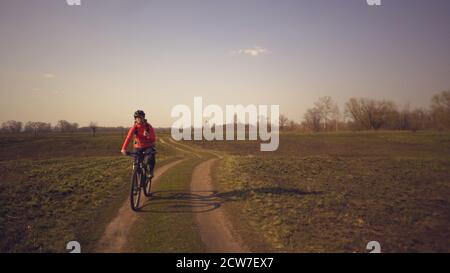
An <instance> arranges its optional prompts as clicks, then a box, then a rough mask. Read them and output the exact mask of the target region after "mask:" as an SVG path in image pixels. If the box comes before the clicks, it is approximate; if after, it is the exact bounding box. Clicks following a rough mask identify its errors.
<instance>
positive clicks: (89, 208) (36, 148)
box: [0, 132, 450, 252]
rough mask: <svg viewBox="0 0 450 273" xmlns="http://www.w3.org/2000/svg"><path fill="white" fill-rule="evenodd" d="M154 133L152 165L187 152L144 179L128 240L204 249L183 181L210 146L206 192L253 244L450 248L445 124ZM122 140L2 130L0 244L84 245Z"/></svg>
mask: <svg viewBox="0 0 450 273" xmlns="http://www.w3.org/2000/svg"><path fill="white" fill-rule="evenodd" d="M159 139H162V140H163V141H162V142H160V143H159V144H158V151H159V154H158V163H157V164H158V166H161V165H163V164H166V163H169V162H172V161H173V160H176V159H178V158H181V157H182V158H185V159H186V160H185V161H184V162H182V163H180V164H179V165H177V167H176V168H174V169H173V170H172V171H170V172H167V173H165V174H164V175H163V176H162V177H161V180H160V182H159V183H158V184H157V185H156V187H155V188H154V190H156V193H155V195H154V198H153V199H151V202H150V205H148V206H146V207H144V208H143V212H142V213H141V214H140V217H139V220H138V224H137V225H136V226H134V227H133V230H132V232H131V234H132V236H131V237H130V238H129V244H130V246H129V249H131V250H134V251H145V252H177V251H181V252H201V251H204V247H203V245H202V243H201V242H200V239H199V238H200V237H199V234H198V230H197V226H196V224H195V221H194V218H193V217H194V213H193V212H192V208H193V206H195V204H193V203H192V202H193V199H192V197H193V195H195V193H192V192H190V179H191V175H192V170H193V168H194V167H195V166H197V164H199V163H200V162H202V161H204V160H206V159H208V158H211V157H213V156H214V155H213V154H211V153H210V152H208V151H214V153H215V154H220V155H221V156H223V159H222V160H221V161H220V163H219V164H217V165H216V166H215V169H214V180H215V184H216V186H217V188H218V190H219V191H218V193H217V194H216V197H218V198H220V200H222V201H223V204H222V205H223V207H224V208H225V213H226V215H227V216H228V217H229V219H230V220H231V222H232V223H233V226H234V227H235V229H236V230H235V231H236V232H238V233H239V234H240V235H241V236H240V237H241V238H242V239H243V240H244V241H245V243H246V244H247V245H248V246H249V247H250V248H251V250H252V251H255V252H266V251H269V252H270V251H276V252H367V250H366V249H365V247H366V244H367V242H369V241H373V240H375V241H379V242H380V243H381V247H382V251H383V252H435V251H438V252H449V251H450V247H449V246H450V134H449V133H437V132H417V133H409V132H346V133H323V134H295V133H287V134H282V135H281V139H280V148H279V150H278V151H276V152H260V151H259V143H257V142H252V141H237V142H228V141H213V142H206V141H197V142H185V143H173V142H172V141H170V139H169V136H168V135H159ZM122 141H123V135H121V134H99V135H98V136H97V137H95V138H94V137H92V136H91V135H90V134H49V135H44V136H39V137H33V136H30V135H24V134H19V135H0V252H65V244H66V243H67V242H68V241H71V240H77V241H79V242H80V243H81V245H82V248H83V249H82V250H83V251H84V252H88V251H91V250H93V248H94V244H95V243H96V241H97V240H98V239H99V237H100V236H101V234H102V232H103V231H104V228H105V226H106V224H107V223H109V222H110V221H111V219H112V218H113V217H114V216H115V215H116V213H117V211H118V208H119V207H120V206H121V205H122V204H123V202H124V201H125V199H126V198H127V196H128V188H129V177H130V171H131V158H128V157H122V156H120V154H119V150H120V146H121V143H122ZM201 148H204V149H201ZM194 199H195V198H194ZM194 201H195V200H194ZM197 201H198V200H197Z"/></svg>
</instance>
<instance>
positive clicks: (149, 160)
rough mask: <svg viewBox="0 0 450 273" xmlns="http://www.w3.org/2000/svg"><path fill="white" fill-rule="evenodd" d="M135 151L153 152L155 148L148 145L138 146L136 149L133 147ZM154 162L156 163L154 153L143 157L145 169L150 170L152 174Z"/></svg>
mask: <svg viewBox="0 0 450 273" xmlns="http://www.w3.org/2000/svg"><path fill="white" fill-rule="evenodd" d="M134 150H135V152H139V153H150V152H154V151H155V148H154V147H148V148H138V149H136V148H135V149H134ZM155 164H156V155H155V154H154V153H152V154H150V155H146V156H145V157H144V165H145V166H146V167H147V170H148V171H150V173H151V174H152V175H153V171H154V170H155Z"/></svg>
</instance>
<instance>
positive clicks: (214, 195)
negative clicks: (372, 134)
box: [140, 187, 323, 213]
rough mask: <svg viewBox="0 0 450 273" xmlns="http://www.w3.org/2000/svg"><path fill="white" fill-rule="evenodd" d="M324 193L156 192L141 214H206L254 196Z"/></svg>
mask: <svg viewBox="0 0 450 273" xmlns="http://www.w3.org/2000/svg"><path fill="white" fill-rule="evenodd" d="M322 193H323V192H317V191H312V192H306V191H302V190H299V189H296V188H281V187H262V188H255V189H241V190H233V191H228V192H218V191H190V192H185V191H156V192H154V193H153V194H152V196H151V197H150V198H149V199H148V200H147V202H146V203H145V204H144V206H143V207H142V208H141V210H140V212H143V213H146V212H151V213H192V212H195V213H204V212H209V211H212V210H215V209H218V208H220V206H221V205H222V204H224V203H225V202H230V201H242V200H245V199H248V198H250V197H251V195H252V194H272V195H290V196H304V195H319V194H322Z"/></svg>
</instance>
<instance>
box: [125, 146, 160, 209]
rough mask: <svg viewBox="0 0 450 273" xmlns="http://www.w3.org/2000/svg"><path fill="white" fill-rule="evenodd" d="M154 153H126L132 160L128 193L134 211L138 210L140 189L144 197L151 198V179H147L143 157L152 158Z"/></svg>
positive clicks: (153, 151)
mask: <svg viewBox="0 0 450 273" xmlns="http://www.w3.org/2000/svg"><path fill="white" fill-rule="evenodd" d="M155 153H156V151H155V150H154V149H153V150H152V151H150V152H127V155H128V156H131V157H133V158H134V162H133V174H132V176H131V191H130V204H131V209H132V210H134V211H138V210H139V203H140V200H141V190H142V189H144V195H145V196H146V197H150V196H151V189H152V177H147V172H148V171H149V170H147V168H146V166H145V164H144V157H145V156H146V155H148V156H154V154H155Z"/></svg>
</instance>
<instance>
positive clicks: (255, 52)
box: [232, 46, 270, 57]
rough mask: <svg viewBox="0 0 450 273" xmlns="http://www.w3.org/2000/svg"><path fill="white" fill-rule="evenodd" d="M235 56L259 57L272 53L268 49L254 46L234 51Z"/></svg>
mask: <svg viewBox="0 0 450 273" xmlns="http://www.w3.org/2000/svg"><path fill="white" fill-rule="evenodd" d="M232 53H233V54H239V55H249V56H252V57H258V56H260V55H265V54H268V53H270V51H269V50H268V49H267V48H264V47H260V46H254V47H250V48H242V49H238V50H233V51H232Z"/></svg>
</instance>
